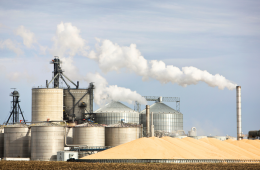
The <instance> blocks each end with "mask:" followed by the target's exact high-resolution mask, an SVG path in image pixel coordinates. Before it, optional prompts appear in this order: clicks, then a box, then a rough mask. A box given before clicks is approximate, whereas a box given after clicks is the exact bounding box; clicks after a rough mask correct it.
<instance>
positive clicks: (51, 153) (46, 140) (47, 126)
mask: <svg viewBox="0 0 260 170" xmlns="http://www.w3.org/2000/svg"><path fill="white" fill-rule="evenodd" d="M31 131H32V139H31V160H42V161H56V160H57V152H58V151H63V150H64V131H65V127H64V126H61V125H57V124H54V123H39V124H35V125H32V126H31Z"/></svg>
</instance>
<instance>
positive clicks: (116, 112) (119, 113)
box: [94, 101, 139, 125]
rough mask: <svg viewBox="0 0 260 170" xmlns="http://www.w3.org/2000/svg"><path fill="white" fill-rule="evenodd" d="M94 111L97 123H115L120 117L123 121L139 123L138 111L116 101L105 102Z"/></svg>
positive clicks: (119, 120)
mask: <svg viewBox="0 0 260 170" xmlns="http://www.w3.org/2000/svg"><path fill="white" fill-rule="evenodd" d="M94 113H95V117H96V122H97V123H99V124H106V125H109V124H116V123H119V122H121V120H122V119H123V121H124V122H125V123H136V124H139V113H138V112H136V111H134V110H132V109H131V108H129V107H127V106H125V105H124V104H122V103H120V102H117V101H112V102H111V103H108V104H106V105H105V106H104V107H102V108H99V109H98V110H96V111H95V112H94Z"/></svg>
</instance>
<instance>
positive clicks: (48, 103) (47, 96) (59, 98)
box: [32, 88, 63, 122]
mask: <svg viewBox="0 0 260 170" xmlns="http://www.w3.org/2000/svg"><path fill="white" fill-rule="evenodd" d="M47 119H49V120H51V121H62V120H63V89H58V88H33V89H32V122H38V121H47Z"/></svg>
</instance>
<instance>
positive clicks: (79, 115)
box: [64, 89, 90, 124]
mask: <svg viewBox="0 0 260 170" xmlns="http://www.w3.org/2000/svg"><path fill="white" fill-rule="evenodd" d="M72 95H73V97H74V98H75V99H73V97H72ZM89 95H90V93H89V90H88V89H70V90H68V89H64V109H65V110H66V112H67V113H68V114H70V115H72V114H73V100H74V104H76V103H77V102H78V101H79V102H78V104H77V105H76V106H75V107H74V114H75V121H77V122H78V123H79V124H81V123H83V122H84V121H83V119H84V113H85V112H86V110H87V111H89V110H90V97H89Z"/></svg>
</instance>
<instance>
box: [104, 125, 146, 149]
mask: <svg viewBox="0 0 260 170" xmlns="http://www.w3.org/2000/svg"><path fill="white" fill-rule="evenodd" d="M140 132H141V125H137V124H129V123H118V124H114V125H109V126H107V127H106V134H105V137H106V146H117V145H121V144H124V143H127V142H131V141H133V140H136V139H138V138H140Z"/></svg>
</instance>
